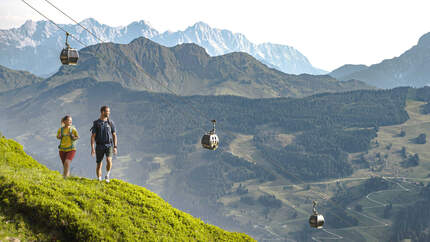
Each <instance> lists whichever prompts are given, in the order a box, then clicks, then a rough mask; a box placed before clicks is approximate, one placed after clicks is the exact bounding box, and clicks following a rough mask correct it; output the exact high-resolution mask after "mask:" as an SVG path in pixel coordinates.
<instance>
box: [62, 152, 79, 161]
mask: <svg viewBox="0 0 430 242" xmlns="http://www.w3.org/2000/svg"><path fill="white" fill-rule="evenodd" d="M75 154H76V150H71V151H61V150H60V158H61V161H62V162H63V163H64V162H65V161H66V160H73V158H74V157H75Z"/></svg>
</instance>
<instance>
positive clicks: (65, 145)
mask: <svg viewBox="0 0 430 242" xmlns="http://www.w3.org/2000/svg"><path fill="white" fill-rule="evenodd" d="M57 139H59V140H60V145H59V146H58V149H59V154H60V158H61V162H62V163H63V168H64V170H63V177H64V178H66V177H68V176H69V175H70V163H71V162H72V160H73V157H75V154H76V148H75V141H76V140H77V139H79V136H78V131H77V130H76V128H75V127H73V126H72V117H71V116H69V115H66V116H64V117H63V118H62V119H61V128H59V129H58V132H57Z"/></svg>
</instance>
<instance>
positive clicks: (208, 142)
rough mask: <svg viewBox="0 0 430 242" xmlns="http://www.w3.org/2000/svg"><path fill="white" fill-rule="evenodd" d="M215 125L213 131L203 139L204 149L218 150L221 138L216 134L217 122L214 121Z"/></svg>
mask: <svg viewBox="0 0 430 242" xmlns="http://www.w3.org/2000/svg"><path fill="white" fill-rule="evenodd" d="M212 123H213V129H212V130H211V131H209V132H207V133H206V134H205V135H203V137H202V146H203V148H206V149H209V150H216V149H217V148H218V145H219V138H218V135H217V134H216V133H215V123H216V121H215V120H212Z"/></svg>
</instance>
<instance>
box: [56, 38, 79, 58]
mask: <svg viewBox="0 0 430 242" xmlns="http://www.w3.org/2000/svg"><path fill="white" fill-rule="evenodd" d="M68 38H69V33H68V32H66V47H64V49H63V50H62V51H61V54H60V61H61V64H63V65H76V64H78V59H79V53H78V50H76V49H73V48H70V45H69V43H68V42H67V40H68Z"/></svg>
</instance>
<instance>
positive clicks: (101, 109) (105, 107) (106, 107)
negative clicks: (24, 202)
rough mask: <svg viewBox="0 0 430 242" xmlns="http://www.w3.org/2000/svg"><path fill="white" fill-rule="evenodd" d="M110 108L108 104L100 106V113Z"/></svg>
mask: <svg viewBox="0 0 430 242" xmlns="http://www.w3.org/2000/svg"><path fill="white" fill-rule="evenodd" d="M108 108H109V107H108V106H102V107H101V108H100V113H103V112H105V111H106V109H108Z"/></svg>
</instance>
